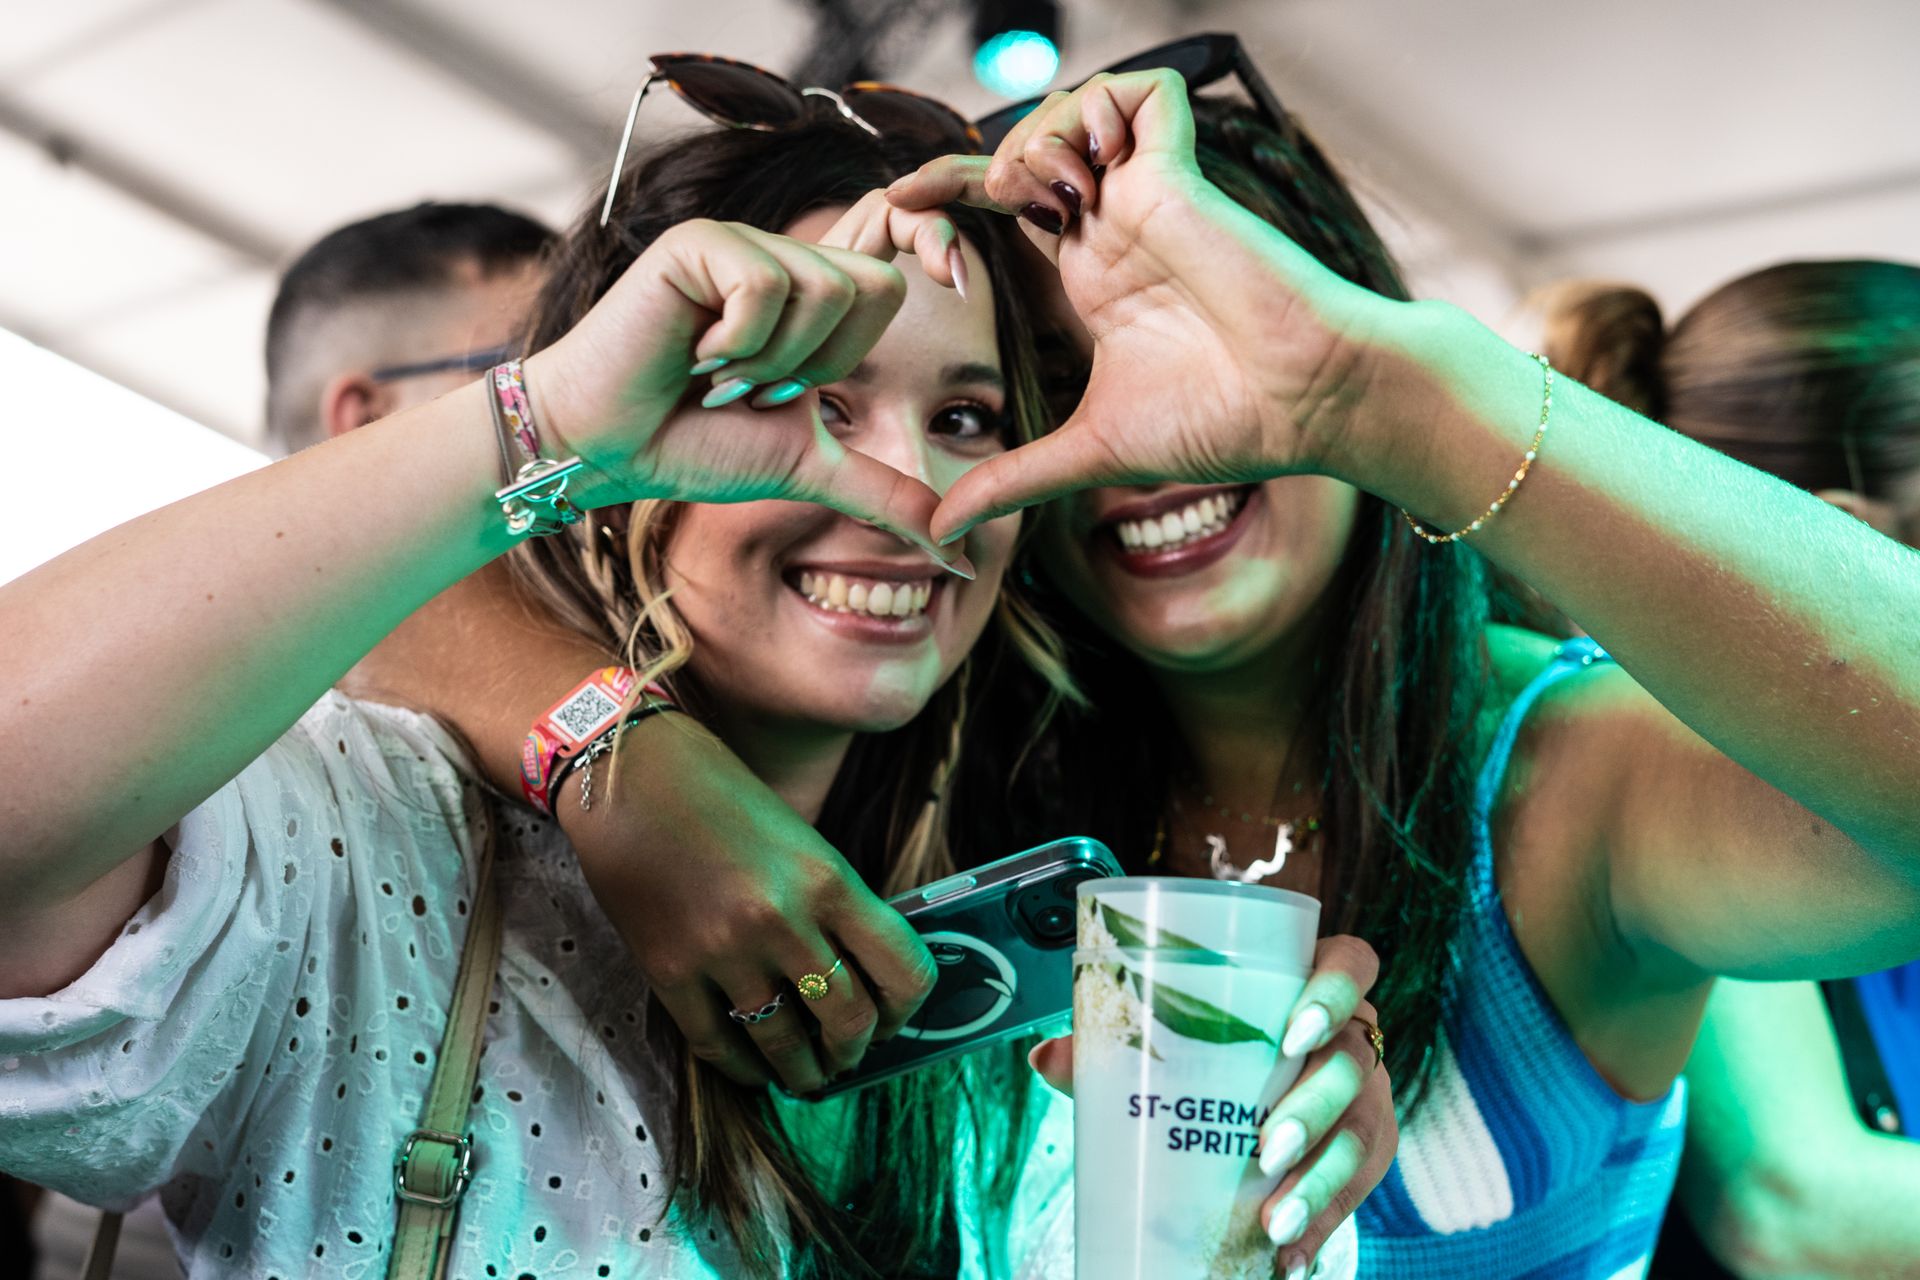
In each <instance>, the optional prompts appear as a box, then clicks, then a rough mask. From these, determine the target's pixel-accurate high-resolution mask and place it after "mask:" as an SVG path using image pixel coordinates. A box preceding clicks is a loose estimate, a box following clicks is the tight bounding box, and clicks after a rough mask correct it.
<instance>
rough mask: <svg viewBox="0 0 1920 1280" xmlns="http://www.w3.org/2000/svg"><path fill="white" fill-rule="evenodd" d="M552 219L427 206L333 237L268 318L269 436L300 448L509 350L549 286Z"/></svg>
mask: <svg viewBox="0 0 1920 1280" xmlns="http://www.w3.org/2000/svg"><path fill="white" fill-rule="evenodd" d="M553 241H554V234H553V232H552V231H550V230H549V229H548V228H546V227H545V226H542V225H541V224H540V223H538V222H536V221H534V220H533V219H531V218H528V217H526V216H524V215H522V214H518V213H512V212H510V211H508V210H506V209H502V208H499V207H497V206H494V205H486V204H439V203H433V202H428V203H424V204H417V205H415V206H413V207H412V208H411V209H401V210H398V211H396V212H393V213H383V214H380V215H378V216H377V217H372V218H367V219H365V220H363V221H360V222H355V223H351V224H349V225H347V226H344V227H341V228H340V229H339V230H337V231H333V232H330V233H328V234H327V235H325V236H323V237H321V238H320V239H319V240H318V241H316V242H315V243H314V244H313V246H312V247H311V248H309V249H308V250H307V251H306V252H305V253H302V254H301V255H300V256H299V257H298V258H297V259H295V260H294V263H293V265H292V266H290V267H288V268H287V271H286V274H285V275H283V276H282V277H281V278H280V290H279V293H278V294H277V295H276V296H275V297H274V300H273V310H272V312H271V313H269V316H268V319H267V438H268V440H269V441H270V442H271V444H270V447H271V449H272V450H273V451H274V452H278V453H294V452H297V451H299V450H301V449H304V448H306V447H307V446H309V445H313V444H318V443H320V442H321V441H322V440H328V439H331V438H333V437H334V436H337V435H340V434H341V433H342V432H346V431H351V430H353V429H354V428H355V427H360V426H364V425H366V424H367V423H369V422H373V421H375V420H376V419H379V418H384V417H386V416H388V415H389V414H393V413H398V412H399V411H401V410H402V409H407V408H411V407H412V406H414V405H417V404H424V403H425V402H427V401H429V400H432V399H435V398H437V397H439V396H442V395H444V394H446V393H447V392H449V391H451V390H453V389H454V388H455V387H458V386H461V385H462V384H464V383H467V382H471V381H473V380H474V379H475V378H477V377H479V376H480V374H482V373H483V372H485V371H486V369H487V368H489V367H490V366H492V365H494V364H497V363H499V362H500V361H501V360H502V359H504V358H506V357H507V356H509V355H514V354H518V351H517V349H509V348H512V347H513V344H514V343H515V341H516V340H517V339H518V337H519V335H520V328H521V325H522V323H523V322H524V320H525V318H526V316H527V313H528V310H529V308H530V307H531V305H532V302H533V297H534V294H535V292H536V291H537V290H538V289H539V287H540V281H541V272H542V267H541V258H542V255H543V254H544V253H545V251H546V249H547V248H548V246H549V245H551V244H552V243H553Z"/></svg>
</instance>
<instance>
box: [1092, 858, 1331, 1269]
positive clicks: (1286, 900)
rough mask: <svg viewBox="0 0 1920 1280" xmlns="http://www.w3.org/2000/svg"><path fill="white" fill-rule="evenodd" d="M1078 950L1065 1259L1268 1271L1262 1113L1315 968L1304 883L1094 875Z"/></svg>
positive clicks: (1313, 905)
mask: <svg viewBox="0 0 1920 1280" xmlns="http://www.w3.org/2000/svg"><path fill="white" fill-rule="evenodd" d="M1078 921H1079V931H1078V941H1079V948H1078V949H1077V950H1076V951H1075V952H1074V957H1073V960H1074V984H1073V1031H1074V1052H1073V1092H1074V1219H1075V1221H1074V1230H1075V1259H1076V1263H1075V1274H1076V1275H1077V1276H1079V1277H1081V1280H1095V1278H1096V1277H1098V1280H1164V1278H1165V1277H1171V1276H1180V1277H1187V1276H1193V1277H1207V1280H1240V1278H1241V1277H1247V1278H1249V1280H1251V1278H1252V1277H1259V1278H1260V1280H1269V1278H1270V1277H1271V1276H1272V1275H1273V1256H1274V1246H1273V1244H1272V1242H1271V1241H1269V1240H1268V1238H1267V1233H1266V1228H1265V1223H1264V1222H1263V1221H1262V1220H1261V1217H1260V1206H1261V1204H1262V1202H1263V1201H1264V1200H1265V1199H1266V1198H1267V1197H1268V1196H1269V1195H1271V1194H1272V1192H1273V1190H1274V1188H1275V1187H1276V1186H1277V1185H1278V1184H1279V1178H1280V1176H1282V1175H1276V1176H1275V1177H1272V1178H1268V1177H1266V1176H1265V1175H1263V1174H1262V1173H1261V1172H1260V1166H1259V1162H1258V1160H1257V1157H1256V1151H1255V1146H1256V1143H1257V1142H1258V1139H1259V1133H1260V1124H1261V1122H1262V1121H1263V1120H1264V1119H1265V1118H1266V1116H1267V1113H1268V1112H1269V1111H1271V1110H1272V1108H1273V1105H1274V1103H1276V1102H1277V1101H1279V1099H1280V1096H1281V1095H1282V1094H1284V1093H1285V1092H1286V1091H1287V1089H1288V1088H1290V1087H1291V1086H1292V1084H1293V1082H1294V1080H1295V1079H1296V1078H1297V1077H1298V1076H1299V1074H1300V1065H1301V1060H1300V1059H1299V1058H1288V1057H1285V1056H1283V1055H1282V1054H1281V1052H1280V1040H1281V1037H1282V1034H1283V1032H1284V1031H1285V1028H1286V1021H1287V1015H1288V1014H1289V1013H1291V1012H1292V1011H1293V1004H1294V1001H1295V1000H1296V999H1298V998H1299V995H1300V991H1301V989H1302V988H1303V987H1304V986H1305V985H1306V981H1307V977H1308V975H1309V974H1310V973H1311V971H1312V964H1313V949H1314V943H1315V939H1316V936H1317V932H1318V928H1319V921H1320V906H1319V903H1317V902H1315V901H1314V900H1313V899H1312V898H1309V897H1306V896H1305V895H1303V894H1298V893H1289V892H1286V891H1284V890H1279V889H1268V888H1264V887H1261V886H1255V885H1234V884H1218V883H1214V882H1211V881H1204V880H1188V879H1180V878H1160V877H1133V878H1119V879H1106V880H1089V881H1087V882H1085V883H1084V884H1082V885H1081V886H1080V889H1079V917H1078Z"/></svg>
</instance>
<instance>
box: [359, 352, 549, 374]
mask: <svg viewBox="0 0 1920 1280" xmlns="http://www.w3.org/2000/svg"><path fill="white" fill-rule="evenodd" d="M517 354H519V352H518V351H517V350H516V349H515V348H513V347H510V346H507V347H489V348H487V349H486V350H485V351H469V352H467V354H465V355H463V356H442V357H440V358H439V359H436V360H422V361H420V362H418V363H417V364H390V365H387V366H386V367H385V368H382V369H375V370H374V371H373V372H372V373H369V374H368V375H367V378H368V380H369V381H372V382H398V381H400V379H402V378H422V377H425V376H426V375H427V374H429V373H485V372H486V371H487V370H489V369H491V368H493V366H495V365H497V364H499V363H501V362H502V361H504V360H511V359H513V357H514V356H515V355H517Z"/></svg>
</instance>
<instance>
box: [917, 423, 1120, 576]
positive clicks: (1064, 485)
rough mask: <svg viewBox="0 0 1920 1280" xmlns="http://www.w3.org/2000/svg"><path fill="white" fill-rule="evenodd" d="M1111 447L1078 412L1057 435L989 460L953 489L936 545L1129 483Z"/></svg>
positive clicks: (937, 517) (937, 525)
mask: <svg viewBox="0 0 1920 1280" xmlns="http://www.w3.org/2000/svg"><path fill="white" fill-rule="evenodd" d="M1129 478H1130V477H1129V475H1128V471H1127V468H1126V467H1125V466H1124V465H1123V464H1122V462H1121V460H1120V458H1118V457H1117V456H1116V455H1115V454H1114V452H1113V448H1112V446H1111V445H1109V444H1108V443H1107V441H1106V440H1104V439H1103V438H1102V437H1101V436H1100V435H1099V433H1098V432H1097V431H1096V430H1095V428H1094V427H1093V426H1091V425H1082V411H1080V410H1076V411H1075V412H1074V415H1073V416H1072V417H1071V418H1069V419H1067V421H1066V422H1065V423H1064V424H1062V425H1061V426H1060V427H1059V428H1057V429H1056V430H1054V431H1052V432H1050V433H1049V434H1047V435H1044V436H1041V437H1040V438H1039V439H1038V440H1033V441H1030V442H1028V443H1026V444H1023V445H1021V446H1020V447H1018V448H1017V449H1011V450H1009V451H1008V452H1006V453H1003V454H1000V455H999V456H997V457H993V458H989V459H987V460H986V461H985V462H983V463H981V464H980V465H979V466H977V467H975V468H973V470H971V471H969V472H967V473H966V474H965V475H963V476H961V477H960V478H959V479H958V480H956V481H955V482H954V484H953V487H952V488H950V489H948V490H947V496H946V497H945V498H944V499H943V500H942V501H941V503H940V509H939V510H938V511H936V512H935V513H934V516H933V537H934V541H936V542H937V543H939V544H940V545H941V546H946V545H948V544H949V543H952V542H955V541H957V540H958V539H959V538H960V537H961V536H963V535H964V534H965V533H966V532H967V531H968V530H970V529H972V528H973V527H974V526H975V525H977V524H980V523H982V522H983V521H987V520H992V519H995V518H996V517H999V516H1003V515H1006V514H1007V513H1008V512H1010V511H1018V510H1019V509H1020V508H1022V507H1030V506H1033V505H1034V504H1035V503H1039V502H1046V501H1049V500H1050V499H1053V498H1057V497H1059V496H1060V495H1062V494H1066V493H1072V492H1073V491H1074V490H1076V489H1089V488H1092V487H1093V486H1095V485H1103V484H1120V483H1123V482H1125V481H1126V480H1127V479H1129Z"/></svg>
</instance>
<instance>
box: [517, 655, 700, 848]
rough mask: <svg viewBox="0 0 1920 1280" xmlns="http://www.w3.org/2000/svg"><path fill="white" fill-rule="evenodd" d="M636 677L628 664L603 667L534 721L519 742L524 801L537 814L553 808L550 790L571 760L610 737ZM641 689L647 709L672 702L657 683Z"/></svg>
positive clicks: (548, 812) (521, 786) (557, 782)
mask: <svg viewBox="0 0 1920 1280" xmlns="http://www.w3.org/2000/svg"><path fill="white" fill-rule="evenodd" d="M638 679H639V676H638V675H637V674H636V673H635V672H634V671H633V669H632V668H631V667H602V668H601V669H600V670H598V671H594V672H592V673H590V674H589V675H588V676H587V678H586V679H584V680H582V681H581V682H580V683H579V684H577V685H575V686H574V687H573V689H572V691H571V692H569V693H568V694H567V696H566V697H564V698H562V699H560V701H558V702H556V703H554V704H553V705H552V706H551V707H549V708H547V710H546V711H545V712H544V713H543V714H542V715H541V716H540V717H539V718H538V719H537V720H535V721H534V722H533V727H532V728H531V729H529V730H527V736H526V740H525V741H524V742H522V743H521V744H520V792H521V794H522V795H524V796H525V797H526V798H527V803H528V804H531V805H532V806H533V807H534V808H536V809H538V810H540V811H541V812H542V813H547V814H551V813H552V812H553V801H552V795H553V790H554V788H555V787H556V786H557V785H558V784H559V782H560V779H561V778H562V777H564V776H565V775H566V772H567V770H568V768H569V767H570V762H571V761H573V760H574V759H575V758H576V757H578V756H581V755H583V754H585V753H586V752H587V751H588V749H589V748H591V747H592V746H593V745H594V744H595V743H596V742H597V741H598V740H599V739H601V738H603V737H604V738H610V736H611V734H612V732H613V731H614V730H615V729H616V728H617V727H618V724H619V721H620V716H621V711H622V710H623V709H624V708H625V707H626V705H627V700H628V698H629V697H630V696H631V695H632V693H633V689H634V683H635V682H636V681H637V680H638ZM641 692H642V694H643V695H644V696H645V697H647V698H648V699H649V701H648V702H647V704H646V705H647V706H648V707H649V708H652V707H656V706H657V705H659V704H665V705H666V706H672V705H673V700H672V699H671V698H670V697H668V696H667V691H666V690H665V689H663V688H661V687H660V686H659V685H657V684H653V683H651V682H649V683H648V684H647V685H646V687H645V688H644V689H642V690H641ZM647 714H648V715H651V714H652V711H651V710H649V711H648V712H647ZM641 718H643V719H644V718H645V717H644V716H642V717H641Z"/></svg>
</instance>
